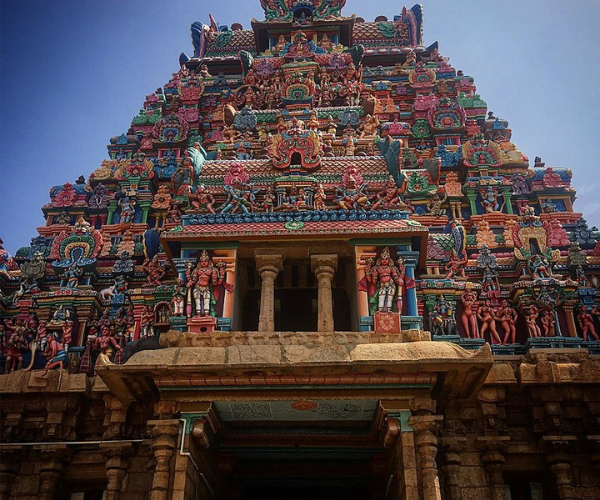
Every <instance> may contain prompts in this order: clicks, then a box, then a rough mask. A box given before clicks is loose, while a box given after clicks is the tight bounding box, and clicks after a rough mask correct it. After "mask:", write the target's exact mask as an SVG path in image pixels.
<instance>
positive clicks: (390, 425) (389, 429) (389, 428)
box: [383, 417, 402, 449]
mask: <svg viewBox="0 0 600 500" xmlns="http://www.w3.org/2000/svg"><path fill="white" fill-rule="evenodd" d="M401 429H402V427H401V424H400V420H398V419H397V418H394V417H388V418H386V419H385V423H384V428H383V446H385V447H386V448H390V449H391V448H394V447H395V446H396V443H397V442H398V438H399V437H400V431H401Z"/></svg>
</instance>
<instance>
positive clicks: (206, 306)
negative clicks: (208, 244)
mask: <svg viewBox="0 0 600 500" xmlns="http://www.w3.org/2000/svg"><path fill="white" fill-rule="evenodd" d="M185 275H186V278H187V285H186V286H187V288H188V294H189V293H191V297H193V299H194V306H195V313H196V315H199V316H214V315H215V304H216V301H217V295H216V293H215V287H217V286H219V285H227V286H226V290H228V291H232V289H230V285H228V284H226V283H225V265H224V264H222V265H214V264H213V263H212V261H211V259H210V257H209V256H208V253H207V251H206V250H203V251H202V253H201V254H200V258H199V259H198V262H197V264H196V265H195V266H194V265H193V264H192V263H189V264H188V267H187V269H186V271H185ZM191 297H190V296H189V295H188V311H187V313H188V317H189V316H191V313H192V311H191V305H192V304H191V300H190V299H191Z"/></svg>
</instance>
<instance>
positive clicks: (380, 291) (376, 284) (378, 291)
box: [365, 247, 405, 314]
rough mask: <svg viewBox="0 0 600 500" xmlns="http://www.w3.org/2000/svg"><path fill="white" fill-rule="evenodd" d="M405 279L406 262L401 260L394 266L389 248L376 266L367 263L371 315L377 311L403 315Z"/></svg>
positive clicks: (384, 250)
mask: <svg viewBox="0 0 600 500" xmlns="http://www.w3.org/2000/svg"><path fill="white" fill-rule="evenodd" d="M404 277H405V268H404V261H403V260H402V258H399V259H398V262H397V263H396V264H394V261H393V259H392V257H391V255H390V250H389V248H387V247H385V248H384V249H383V250H382V252H381V255H380V256H379V259H377V261H376V262H375V265H373V262H372V261H368V262H367V265H366V266H365V281H366V284H367V288H366V291H367V294H368V295H369V304H370V305H369V310H370V313H371V314H374V313H375V312H376V311H378V312H386V313H387V312H399V313H402V299H403V288H404Z"/></svg>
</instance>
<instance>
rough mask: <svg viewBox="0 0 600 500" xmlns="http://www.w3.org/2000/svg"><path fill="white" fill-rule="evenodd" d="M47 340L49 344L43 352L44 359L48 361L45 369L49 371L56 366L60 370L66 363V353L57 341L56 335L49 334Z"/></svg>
mask: <svg viewBox="0 0 600 500" xmlns="http://www.w3.org/2000/svg"><path fill="white" fill-rule="evenodd" d="M48 338H49V339H50V342H49V343H48V345H47V347H46V350H45V351H44V357H45V358H46V359H47V360H48V362H47V363H46V367H45V369H46V370H51V369H52V368H55V367H57V366H59V367H60V368H61V369H62V368H64V367H65V361H67V351H66V350H65V349H64V345H63V344H61V343H60V342H59V341H58V338H57V337H56V333H50V334H49V335H48Z"/></svg>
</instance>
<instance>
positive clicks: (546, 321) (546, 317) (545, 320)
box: [540, 309, 556, 337]
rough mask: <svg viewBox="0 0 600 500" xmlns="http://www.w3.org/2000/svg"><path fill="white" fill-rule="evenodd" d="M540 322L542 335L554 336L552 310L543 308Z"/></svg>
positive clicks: (554, 324) (554, 322)
mask: <svg viewBox="0 0 600 500" xmlns="http://www.w3.org/2000/svg"><path fill="white" fill-rule="evenodd" d="M540 322H541V323H542V329H543V331H544V337H554V335H555V326H556V320H555V319H554V314H553V313H552V311H550V310H548V309H545V310H544V311H543V312H542V317H541V319H540Z"/></svg>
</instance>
